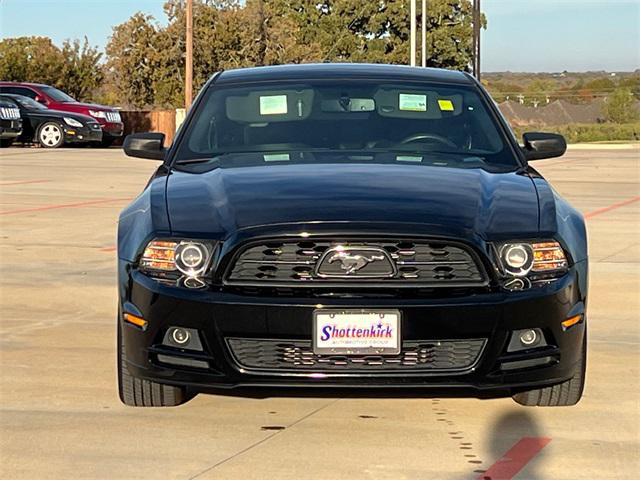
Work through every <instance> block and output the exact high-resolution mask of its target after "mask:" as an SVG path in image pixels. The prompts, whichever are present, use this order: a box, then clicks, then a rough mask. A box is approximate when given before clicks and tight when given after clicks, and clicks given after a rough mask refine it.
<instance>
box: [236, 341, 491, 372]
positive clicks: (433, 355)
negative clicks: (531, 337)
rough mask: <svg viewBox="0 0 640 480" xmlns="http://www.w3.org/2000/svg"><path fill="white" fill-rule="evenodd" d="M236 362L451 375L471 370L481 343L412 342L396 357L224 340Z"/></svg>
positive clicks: (323, 369) (302, 345)
mask: <svg viewBox="0 0 640 480" xmlns="http://www.w3.org/2000/svg"><path fill="white" fill-rule="evenodd" d="M226 340H227V345H228V346H229V349H230V351H231V354H232V355H233V357H234V358H235V360H236V362H237V363H238V364H239V365H240V366H241V367H243V368H246V369H260V370H279V371H282V370H289V371H299V370H302V371H313V372H336V371H343V372H345V373H349V372H351V371H357V370H367V371H370V370H381V371H388V370H391V371H398V370H407V371H455V370H467V369H469V368H471V367H472V366H474V365H475V364H476V363H477V361H478V359H479V357H480V354H481V352H482V349H483V347H484V345H485V340H484V339H471V340H413V341H405V342H403V343H402V351H401V352H400V354H398V355H349V356H347V355H316V354H315V353H313V350H312V347H311V342H310V341H306V340H275V339H254V338H227V339H226Z"/></svg>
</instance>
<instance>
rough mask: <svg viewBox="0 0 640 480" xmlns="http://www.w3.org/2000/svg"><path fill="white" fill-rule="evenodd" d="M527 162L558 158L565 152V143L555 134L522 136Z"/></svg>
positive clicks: (526, 134)
mask: <svg viewBox="0 0 640 480" xmlns="http://www.w3.org/2000/svg"><path fill="white" fill-rule="evenodd" d="M522 139H523V140H524V148H523V149H522V151H523V152H524V155H525V157H526V158H527V160H529V161H531V160H541V159H543V158H553V157H560V156H562V155H564V152H566V151H567V142H566V141H565V139H564V137H563V136H562V135H558V134H556V133H540V132H529V133H525V134H524V135H523V136H522Z"/></svg>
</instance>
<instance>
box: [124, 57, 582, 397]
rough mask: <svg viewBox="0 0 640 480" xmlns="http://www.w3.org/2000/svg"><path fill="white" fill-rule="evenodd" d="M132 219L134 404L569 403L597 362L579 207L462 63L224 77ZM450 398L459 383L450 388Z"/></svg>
mask: <svg viewBox="0 0 640 480" xmlns="http://www.w3.org/2000/svg"><path fill="white" fill-rule="evenodd" d="M163 141H164V137H163V135H162V134H158V133H146V134H135V135H131V136H129V137H128V138H127V140H126V142H125V151H126V153H127V154H128V155H131V156H136V157H142V158H149V159H156V160H161V161H162V162H163V163H162V165H161V166H160V167H159V168H158V170H157V171H156V173H155V174H154V175H153V177H152V178H151V180H150V181H149V183H148V185H147V187H146V188H145V189H144V191H143V192H142V193H141V194H140V196H139V197H138V198H137V199H136V200H135V201H134V202H133V203H132V204H131V205H130V206H129V207H127V208H126V209H125V210H124V211H123V212H122V214H121V217H120V224H119V232H118V257H119V297H120V303H119V314H118V322H117V323H118V354H119V360H118V367H119V368H118V373H119V392H120V398H121V400H122V401H123V402H124V403H126V404H127V405H136V406H163V405H178V404H180V403H183V402H184V401H186V400H188V399H189V398H191V397H192V396H193V395H194V394H196V393H199V392H206V391H212V390H214V389H216V388H221V387H236V386H254V387H255V386H333V387H336V386H340V387H343V386H344V387H347V386H348V387H374V386H378V387H424V388H429V389H432V390H436V389H444V390H447V391H448V392H451V391H453V392H458V393H459V394H460V395H475V396H481V397H485V396H490V397H496V396H509V395H512V396H513V398H514V399H515V400H516V401H517V402H519V403H521V404H523V405H573V404H575V403H577V402H578V401H579V399H580V397H581V395H582V390H583V386H584V378H585V365H586V310H585V308H586V298H587V244H586V234H585V225H584V220H583V218H582V216H581V215H580V214H579V213H578V212H577V211H576V210H574V209H573V208H572V207H571V206H570V205H569V204H568V203H567V202H566V201H565V200H563V199H562V198H561V197H559V196H558V194H557V193H556V192H554V191H553V189H552V188H551V187H550V185H549V184H548V183H547V181H546V180H545V179H544V178H543V177H542V176H541V175H540V174H539V173H538V172H536V170H535V169H533V168H532V167H531V166H529V164H528V161H531V160H535V159H540V158H549V157H555V156H559V155H562V154H563V153H564V151H565V149H566V144H565V142H564V139H563V138H562V137H560V136H557V135H553V134H543V133H529V134H525V136H524V146H523V147H520V146H519V145H518V142H517V141H516V139H515V138H514V136H513V134H512V133H511V131H510V129H509V126H508V125H507V123H506V122H505V120H504V119H503V118H502V117H501V116H500V113H499V111H498V109H497V108H496V106H495V105H494V103H493V102H492V100H491V99H490V98H489V96H488V95H487V93H486V92H485V91H484V90H483V88H482V87H481V86H480V85H479V84H478V83H477V82H476V81H475V80H474V79H473V78H472V77H471V76H469V75H467V74H465V73H460V72H453V71H445V70H433V69H417V68H409V67H400V66H381V65H348V64H341V65H331V64H324V65H303V66H302V65H300V66H279V67H262V68H252V69H244V70H232V71H225V72H222V73H219V74H216V75H214V76H213V77H212V78H211V80H210V81H209V82H208V83H207V85H206V86H205V87H204V88H203V89H202V91H201V93H200V94H199V96H198V98H197V99H196V101H195V103H194V105H193V108H192V109H191V111H190V113H189V115H188V117H187V119H186V121H185V123H184V125H183V126H182V128H181V129H180V132H179V134H178V135H177V137H176V140H175V142H174V143H173V144H172V145H171V147H170V148H168V149H165V148H164V147H163ZM454 394H455V393H454Z"/></svg>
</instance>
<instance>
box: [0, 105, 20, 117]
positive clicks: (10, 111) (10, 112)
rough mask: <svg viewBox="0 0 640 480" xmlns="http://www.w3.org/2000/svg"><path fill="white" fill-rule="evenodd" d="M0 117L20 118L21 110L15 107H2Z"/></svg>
mask: <svg viewBox="0 0 640 480" xmlns="http://www.w3.org/2000/svg"><path fill="white" fill-rule="evenodd" d="M0 118H2V119H3V120H17V119H18V118H20V110H18V109H17V108H13V107H0Z"/></svg>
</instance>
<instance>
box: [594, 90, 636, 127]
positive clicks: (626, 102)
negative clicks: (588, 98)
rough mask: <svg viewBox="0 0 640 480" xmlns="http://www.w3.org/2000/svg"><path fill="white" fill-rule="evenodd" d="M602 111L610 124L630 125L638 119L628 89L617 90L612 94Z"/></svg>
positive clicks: (634, 104) (634, 103)
mask: <svg viewBox="0 0 640 480" xmlns="http://www.w3.org/2000/svg"><path fill="white" fill-rule="evenodd" d="M602 109H603V113H604V116H605V118H606V120H607V121H608V122H612V123H630V122H634V121H636V120H638V118H640V112H638V107H637V105H636V102H635V101H634V98H633V94H632V93H631V90H629V89H628V88H618V89H617V90H616V91H615V92H613V95H611V96H610V97H608V98H607V102H606V103H605V104H604V105H603V107H602Z"/></svg>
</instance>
